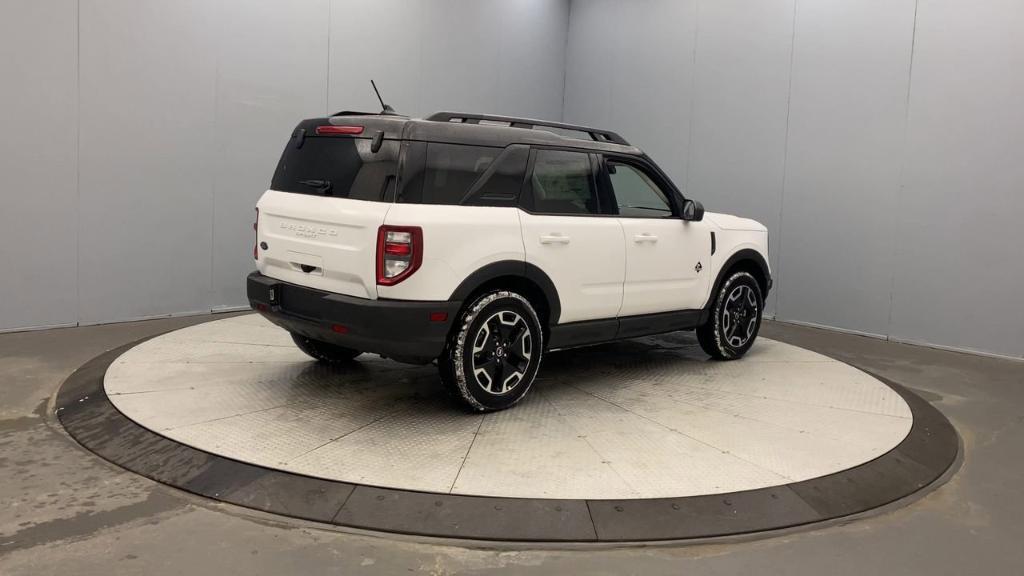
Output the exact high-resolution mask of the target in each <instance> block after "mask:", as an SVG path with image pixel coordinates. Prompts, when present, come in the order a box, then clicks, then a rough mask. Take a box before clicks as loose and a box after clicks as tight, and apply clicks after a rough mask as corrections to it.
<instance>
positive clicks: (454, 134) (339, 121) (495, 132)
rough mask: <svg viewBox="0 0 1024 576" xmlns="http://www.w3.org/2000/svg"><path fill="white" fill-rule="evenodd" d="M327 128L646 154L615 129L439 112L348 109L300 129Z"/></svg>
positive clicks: (486, 143) (391, 136) (437, 139)
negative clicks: (410, 113) (423, 115)
mask: <svg viewBox="0 0 1024 576" xmlns="http://www.w3.org/2000/svg"><path fill="white" fill-rule="evenodd" d="M324 124H334V125H347V124H352V125H356V124H358V125H360V126H363V127H364V128H365V132H364V135H369V136H372V135H373V134H374V133H375V132H378V131H381V130H383V131H384V137H385V138H389V139H396V140H397V139H405V140H422V141H429V142H447V143H451V144H471V145H477V146H501V147H504V146H508V145H510V144H534V145H549V146H562V147H570V148H580V149H586V150H594V151H599V152H618V153H623V154H640V153H641V152H640V150H639V149H638V148H636V147H634V146H632V145H630V144H629V143H628V142H627V141H626V140H625V139H624V138H622V137H621V136H619V135H618V134H616V133H615V132H612V131H610V130H603V129H600V128H593V127H589V126H580V125H576V124H566V123H563V122H549V121H546V120H536V119H532V118H518V117H513V116H496V115H491V114H472V113H467V112H437V113H435V114H432V115H430V116H428V117H426V118H423V119H412V118H409V117H407V116H399V115H394V114H373V113H364V112H349V111H345V112H339V113H338V114H335V115H334V116H331V117H330V118H315V119H310V120H305V121H303V122H302V123H301V124H300V125H299V128H305V129H307V133H309V134H312V133H313V131H314V127H315V126H320V125H324ZM556 131H557V132H556ZM566 133H569V134H566ZM577 134H578V136H576V135H577Z"/></svg>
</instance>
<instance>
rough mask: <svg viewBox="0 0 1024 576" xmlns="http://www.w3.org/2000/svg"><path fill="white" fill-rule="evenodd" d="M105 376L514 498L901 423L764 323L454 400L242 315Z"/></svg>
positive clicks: (805, 448)
mask: <svg viewBox="0 0 1024 576" xmlns="http://www.w3.org/2000/svg"><path fill="white" fill-rule="evenodd" d="M104 387H105V389H106V392H107V394H108V396H109V398H110V401H111V402H112V403H113V404H114V405H115V406H116V407H117V408H118V409H119V410H120V411H121V412H123V413H124V414H125V415H126V416H128V417H129V418H131V419H132V420H134V421H135V422H137V423H138V424H140V425H142V426H144V427H147V428H149V429H151V430H154V431H156V432H158V433H160V434H162V435H164V436H166V437H169V438H171V439H173V440H176V441H179V442H182V443H184V444H187V445H189V446H192V447H195V448H198V449H201V450H205V451H208V452H213V453H216V454H220V455H222V456H226V457H229V458H233V459H236V460H241V461H243V462H248V463H252V464H256V465H259V466H264V467H269V468H276V469H280V470H285V471H289V472H295V473H299V474H305V475H309V476H316V477H320V478H326V479H331V480H339V481H345V482H352V483H358V484H368V485H374V486H382V487H389V488H400V489H406V490H419V491H427V492H442V493H452V494H464V495H480V496H505V497H514V498H569V499H579V498H587V499H629V498H660V497H674V496H694V495H700V494H716V493H724V492H736V491H741V490H750V489H756V488H764V487H768V486H777V485H781V484H786V483H790V482H794V481H801V480H808V479H811V478H817V477H820V476H825V475H828V474H832V473H835V472H839V471H841V470H846V469H849V468H852V467H854V466H857V465H860V464H863V463H865V462H867V461H870V460H872V459H874V458H876V457H878V456H880V455H882V454H884V453H885V452H887V451H889V450H891V449H892V448H893V447H895V446H896V445H897V444H899V443H900V442H901V441H902V440H903V439H904V438H905V437H906V436H907V433H908V432H909V431H910V428H911V424H912V416H911V413H910V409H909V408H908V406H907V404H906V402H904V400H903V399H902V398H901V397H900V395H899V394H897V393H896V392H895V391H894V390H893V389H891V388H890V387H888V386H886V385H885V384H883V383H882V382H879V381H878V380H876V379H874V378H872V377H871V376H869V375H867V374H865V373H864V372H861V371H860V370H857V369H856V368H853V367H851V366H848V365H846V364H843V363H841V362H838V361H835V360H833V359H831V358H827V357H825V356H822V355H819V354H816V353H814V352H811V351H809V350H805V349H802V348H798V347H795V346H790V345H787V344H783V343H781V342H776V341H772V340H768V339H765V338H761V339H759V340H758V341H757V343H755V345H754V348H753V349H752V350H751V351H750V353H749V354H748V355H747V356H746V357H745V358H743V359H742V360H739V361H734V362H713V361H709V360H708V359H707V357H706V356H705V355H704V354H703V353H702V352H701V351H700V348H699V347H698V346H697V345H696V343H695V341H694V339H693V337H692V335H690V334H685V333H677V334H671V335H666V336H660V337H652V338H643V339H638V340H633V341H627V342H622V343H618V344H610V345H604V346H596V347H591V348H585V349H580V350H570V351H564V352H556V353H551V354H548V355H546V356H545V359H544V365H543V366H542V367H541V371H540V374H539V376H538V379H537V381H536V383H535V389H534V390H533V391H532V392H531V394H530V396H528V397H527V398H526V399H525V400H524V401H523V402H522V403H520V404H519V405H518V406H516V407H514V408H512V409H510V410H506V411H503V412H497V413H491V414H485V415H479V414H469V413H466V412H465V411H463V410H461V409H460V408H459V407H457V406H455V405H454V404H452V403H451V402H450V401H449V400H448V399H447V398H446V397H445V395H444V394H443V392H442V391H441V390H440V386H439V385H438V382H437V375H436V371H435V369H434V367H432V366H408V365H403V364H398V363H395V362H391V361H387V360H383V359H381V358H380V357H377V356H373V355H363V356H361V357H360V358H359V359H358V361H357V362H355V363H353V364H352V365H351V366H348V367H340V368H338V367H328V366H323V365H319V364H317V363H315V362H313V361H312V360H311V359H309V358H308V357H307V356H305V355H304V354H303V353H302V352H300V351H299V350H298V349H297V348H295V347H294V345H293V344H292V342H291V339H290V337H289V336H288V334H287V333H286V332H285V331H283V330H281V329H279V328H277V327H275V326H273V325H271V324H270V323H269V322H266V321H265V320H263V318H261V317H260V316H258V315H247V316H239V317H234V318H228V319H223V320H217V321H213V322H208V323H205V324H200V325H196V326H192V327H189V328H185V329H182V330H178V331H176V332H171V333H169V334H166V335H163V336H160V337H157V338H154V339H152V340H149V341H147V342H144V343H142V344H140V345H138V346H136V347H134V348H132V349H131V350H129V351H128V352H126V353H124V354H123V355H122V356H121V357H119V358H118V359H117V360H116V361H115V362H114V363H113V364H112V365H111V366H110V367H109V369H108V371H107V373H106V376H105V379H104Z"/></svg>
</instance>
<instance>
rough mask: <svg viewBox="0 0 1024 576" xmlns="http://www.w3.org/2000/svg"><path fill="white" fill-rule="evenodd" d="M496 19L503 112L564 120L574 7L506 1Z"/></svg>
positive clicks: (500, 107)
mask: <svg viewBox="0 0 1024 576" xmlns="http://www.w3.org/2000/svg"><path fill="white" fill-rule="evenodd" d="M495 17H496V18H497V19H498V22H499V23H500V44H499V47H498V62H499V69H498V74H499V77H498V81H499V85H500V86H501V90H500V93H499V94H498V107H497V111H500V112H501V113H502V114H511V115H515V116H527V117H530V118H541V119H546V120H561V119H562V98H563V96H564V95H565V90H564V81H565V45H566V42H565V40H566V38H565V37H566V33H567V31H568V27H569V3H568V2H550V1H548V0H525V1H520V2H500V3H499V4H498V12H497V14H496V15H495ZM481 110H484V108H481Z"/></svg>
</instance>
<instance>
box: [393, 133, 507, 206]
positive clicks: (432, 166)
mask: <svg viewBox="0 0 1024 576" xmlns="http://www.w3.org/2000/svg"><path fill="white" fill-rule="evenodd" d="M502 150H503V149H502V148H490V147H485V146H467V145H462V144H438V143H433V142H431V143H429V144H427V153H426V164H425V166H424V170H423V173H422V175H421V178H422V186H418V185H414V186H410V187H406V188H405V190H404V191H403V194H402V197H401V198H400V199H399V201H400V202H406V203H410V204H449V205H457V204H460V203H461V202H462V200H463V198H464V197H465V196H466V193H467V192H468V191H469V189H470V187H471V186H473V184H474V183H475V182H476V181H477V180H478V179H479V178H480V177H481V176H482V175H483V174H484V173H485V172H486V171H487V169H488V168H489V167H490V166H491V164H492V163H493V162H494V160H495V159H496V158H497V157H498V155H499V154H500V153H501V152H502Z"/></svg>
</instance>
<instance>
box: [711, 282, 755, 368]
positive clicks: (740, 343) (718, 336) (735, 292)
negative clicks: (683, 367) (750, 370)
mask: <svg viewBox="0 0 1024 576" xmlns="http://www.w3.org/2000/svg"><path fill="white" fill-rule="evenodd" d="M763 312H764V297H763V296H762V295H761V286H760V285H759V284H758V283H757V280H756V279H755V278H754V277H753V276H752V275H751V274H750V273H749V272H736V273H734V274H731V275H730V276H729V277H728V278H726V280H725V282H723V283H722V286H721V288H720V289H719V290H718V294H716V295H715V301H714V302H713V303H712V305H711V317H710V318H708V321H707V322H706V323H705V324H704V325H703V326H700V327H698V328H697V341H698V342H700V347H701V348H702V349H703V350H704V352H706V353H707V354H708V355H710V356H711V357H712V358H716V359H718V360H734V359H736V358H739V357H741V356H743V355H744V354H746V352H747V350H749V349H750V347H751V345H753V344H754V339H755V338H757V332H758V330H760V328H761V315H762V313H763Z"/></svg>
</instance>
